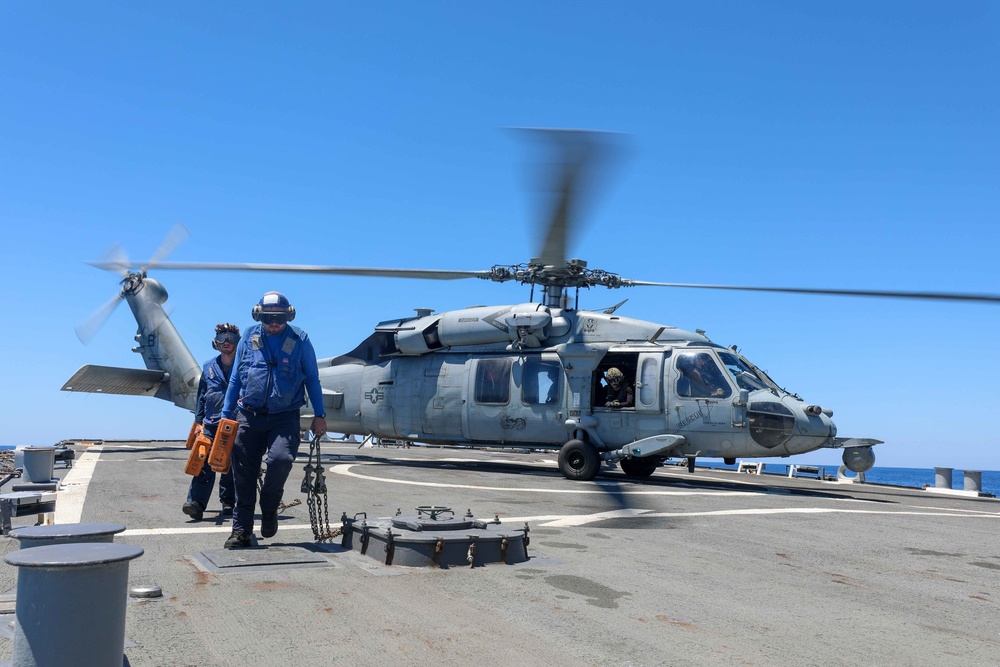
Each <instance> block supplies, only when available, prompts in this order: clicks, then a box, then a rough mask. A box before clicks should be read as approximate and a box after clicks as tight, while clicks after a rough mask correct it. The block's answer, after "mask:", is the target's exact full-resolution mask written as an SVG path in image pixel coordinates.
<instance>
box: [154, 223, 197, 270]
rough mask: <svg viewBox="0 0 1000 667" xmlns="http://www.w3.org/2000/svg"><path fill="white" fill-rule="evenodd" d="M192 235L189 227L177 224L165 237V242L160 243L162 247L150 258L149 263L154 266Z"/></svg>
mask: <svg viewBox="0 0 1000 667" xmlns="http://www.w3.org/2000/svg"><path fill="white" fill-rule="evenodd" d="M190 235H191V234H190V233H189V232H188V230H187V227H185V226H184V225H182V224H181V223H179V222H178V223H176V224H175V225H174V226H173V227H171V228H170V231H168V232H167V235H166V236H165V237H163V241H162V242H161V243H160V247H159V248H157V249H156V251H155V252H154V253H153V255H152V256H151V257H150V258H149V261H150V262H151V263H153V264H155V263H157V262H159V261H160V260H161V259H163V258H164V257H166V256H167V255H169V254H170V253H171V252H173V251H174V249H176V248H177V246H179V245H180V244H181V243H182V242H183V241H184V239H186V238H187V237H188V236H190Z"/></svg>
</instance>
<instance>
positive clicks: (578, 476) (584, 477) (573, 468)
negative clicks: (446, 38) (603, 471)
mask: <svg viewBox="0 0 1000 667" xmlns="http://www.w3.org/2000/svg"><path fill="white" fill-rule="evenodd" d="M600 467H601V457H600V456H599V455H598V454H597V450H596V449H594V446H593V445H592V444H590V443H589V442H585V441H583V440H570V441H569V442H567V443H566V444H565V445H563V446H562V449H560V450H559V472H561V473H562V474H563V475H564V476H565V477H566V479H575V480H580V481H583V482H587V481H590V480H592V479H594V478H595V477H597V471H598V470H599V469H600Z"/></svg>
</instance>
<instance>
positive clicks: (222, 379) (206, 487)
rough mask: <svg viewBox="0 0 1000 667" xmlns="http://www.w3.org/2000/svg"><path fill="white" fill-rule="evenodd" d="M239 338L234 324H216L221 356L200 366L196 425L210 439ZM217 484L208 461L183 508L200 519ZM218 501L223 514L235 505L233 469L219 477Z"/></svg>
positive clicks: (194, 480)
mask: <svg viewBox="0 0 1000 667" xmlns="http://www.w3.org/2000/svg"><path fill="white" fill-rule="evenodd" d="M239 342H240V328H239V327H238V326H236V325H235V324H229V323H228V322H227V323H225V324H217V325H215V338H213V339H212V348H213V349H215V350H218V351H219V356H217V357H214V358H212V359H209V360H208V361H206V362H205V365H204V366H202V368H201V380H200V381H199V382H198V399H197V406H198V407H197V409H196V410H195V414H194V420H195V423H196V424H197V426H196V427H195V428H196V429H197V432H196V435H197V434H200V433H203V434H204V435H205V437H207V438H208V439H209V440H211V439H213V438H214V437H215V429H216V428H217V427H218V425H219V417H220V416H221V415H222V404H223V403H224V402H225V400H226V390H227V389H228V388H229V373H230V372H231V371H232V369H233V360H234V359H235V358H236V346H237V345H238V344H239ZM214 486H215V471H214V470H212V468H211V467H210V466H208V465H204V466H202V468H201V472H200V473H199V474H198V475H197V476H195V477H193V478H191V487H190V488H189V489H188V495H187V501H186V502H185V503H184V506H183V507H181V511H182V512H184V513H185V514H187V515H188V516H189V517H191V518H192V519H193V520H195V521H201V518H202V515H203V514H204V513H205V508H206V507H208V500H209V498H211V497H212V487H214ZM219 502H220V503H222V516H232V515H233V507H234V506H235V505H236V489H235V488H234V485H233V469H232V467H230V468H229V471H228V472H225V473H222V476H221V477H220V478H219Z"/></svg>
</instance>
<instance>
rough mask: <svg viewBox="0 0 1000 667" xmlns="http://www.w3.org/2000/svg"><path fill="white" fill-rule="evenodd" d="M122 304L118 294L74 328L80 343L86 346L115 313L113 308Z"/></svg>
mask: <svg viewBox="0 0 1000 667" xmlns="http://www.w3.org/2000/svg"><path fill="white" fill-rule="evenodd" d="M121 302H122V295H121V293H120V292H119V293H118V294H116V295H115V296H114V297H113V298H112V299H111V300H110V301H108V302H107V303H105V304H104V305H103V306H101V307H100V308H98V309H97V310H95V311H94V312H93V313H92V314H91V315H90V317H88V318H87V319H86V320H85V321H84V322H83V324H81V325H80V326H78V327H77V328H76V337H77V338H79V339H80V342H81V343H84V344H87V343H89V342H90V339H91V338H93V337H94V334H95V333H97V330H98V329H100V328H101V327H102V326H103V325H104V322H105V321H106V320H107V319H108V318H109V317H111V313H113V312H115V308H117V307H118V304H119V303H121Z"/></svg>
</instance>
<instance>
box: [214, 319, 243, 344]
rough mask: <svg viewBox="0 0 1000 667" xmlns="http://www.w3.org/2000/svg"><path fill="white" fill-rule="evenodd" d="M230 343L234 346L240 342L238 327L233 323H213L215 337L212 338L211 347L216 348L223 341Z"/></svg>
mask: <svg viewBox="0 0 1000 667" xmlns="http://www.w3.org/2000/svg"><path fill="white" fill-rule="evenodd" d="M226 342H229V343H232V344H233V346H236V345H238V344H239V342H240V328H239V327H238V326H236V325H235V324H230V323H229V322H226V323H225V324H216V325H215V338H213V339H212V349H213V350H218V349H219V346H220V345H222V344H223V343H226Z"/></svg>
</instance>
